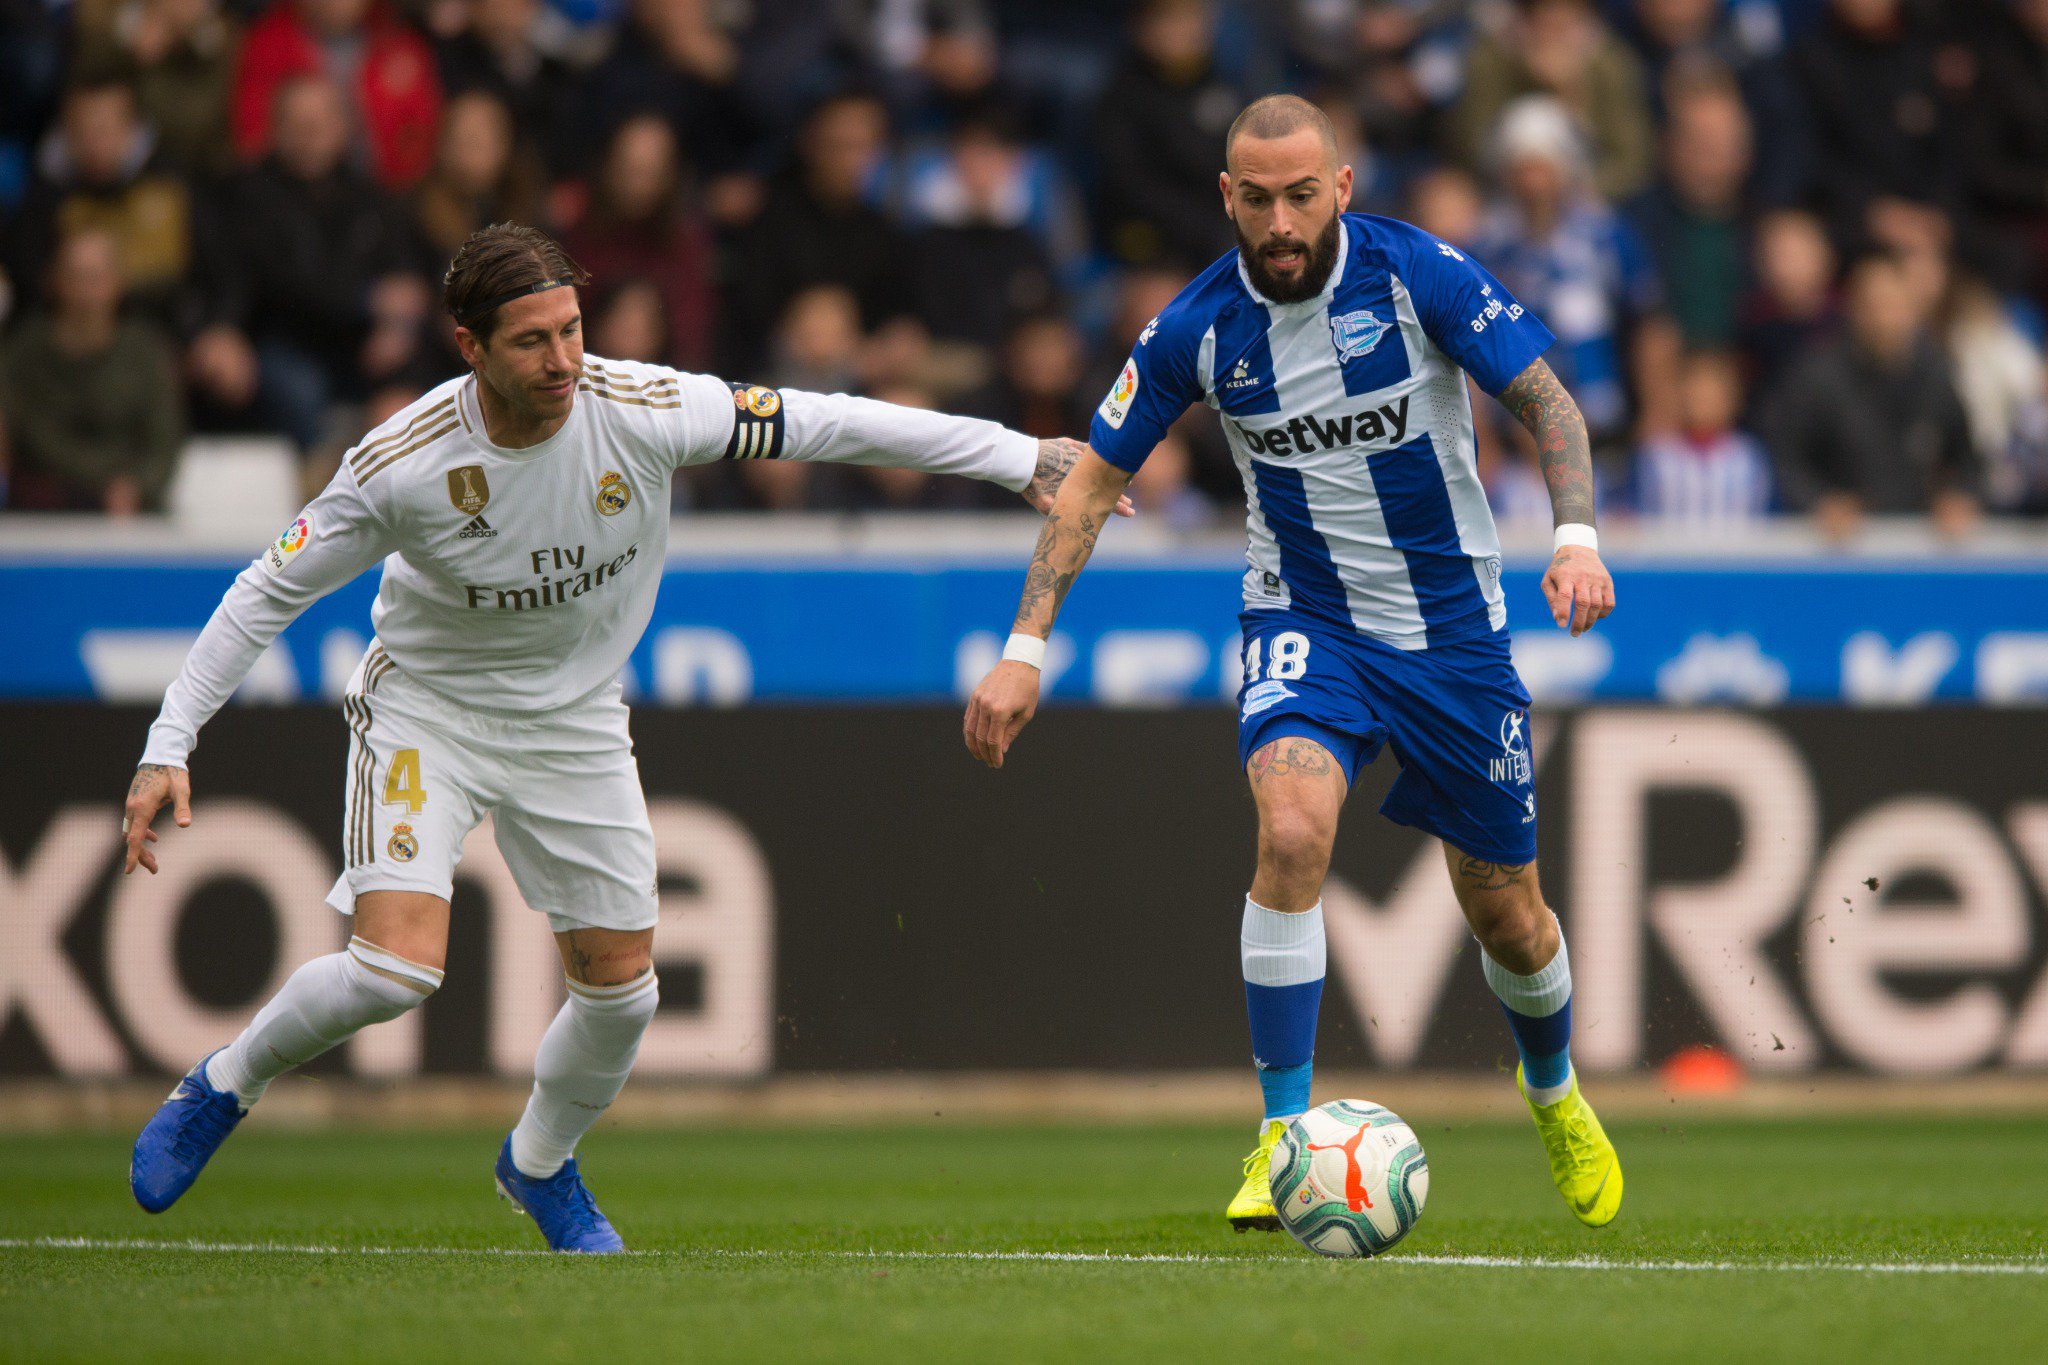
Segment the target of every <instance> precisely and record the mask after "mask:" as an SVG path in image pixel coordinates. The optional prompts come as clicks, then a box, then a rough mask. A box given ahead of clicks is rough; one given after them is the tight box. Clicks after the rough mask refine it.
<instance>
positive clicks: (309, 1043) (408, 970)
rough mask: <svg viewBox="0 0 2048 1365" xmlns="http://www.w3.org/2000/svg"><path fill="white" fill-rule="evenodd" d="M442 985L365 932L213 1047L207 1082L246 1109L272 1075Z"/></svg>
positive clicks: (296, 976)
mask: <svg viewBox="0 0 2048 1365" xmlns="http://www.w3.org/2000/svg"><path fill="white" fill-rule="evenodd" d="M440 986H441V973H440V972H439V971H437V970H435V969H434V968H432V967H423V966H421V965H420V964H419V963H417V962H409V961H407V960H406V959H405V958H402V957H400V956H398V954H396V953H389V952H386V951H385V950H384V949H382V948H379V947H378V946H377V945H376V944H374V943H369V942H366V941H365V940H363V939H360V938H355V939H350V940H349V944H348V950H347V951H346V952H340V953H332V954H329V955H328V956H326V957H316V958H314V959H313V960H312V961H311V962H308V963H306V964H305V965H304V966H303V967H300V968H299V969H298V970H297V971H295V972H293V973H292V974H291V979H290V980H288V981H286V982H285V983H284V986H283V987H282V988H281V989H280V990H279V991H278V993H277V994H276V995H273V996H271V997H270V1002H269V1003H268V1004H266V1005H265V1006H264V1007H263V1008H262V1009H261V1010H260V1011H258V1012H257V1015H256V1018H255V1019H254V1020H252V1021H251V1022H250V1024H249V1027H248V1028H246V1029H244V1030H242V1036H241V1037H239V1038H237V1039H235V1041H234V1042H232V1043H229V1044H228V1045H227V1046H226V1047H224V1048H222V1049H221V1050H220V1051H219V1052H216V1053H214V1054H213V1057H212V1059H211V1060H209V1061H208V1062H207V1064H206V1082H207V1084H208V1085H211V1086H212V1087H213V1088H214V1089H216V1090H229V1091H233V1092H234V1093H235V1094H236V1095H237V1096H239V1097H240V1098H241V1101H242V1107H243V1108H245V1109H246V1108H248V1107H249V1106H250V1105H253V1104H255V1103H256V1101H258V1100H260V1099H262V1098H263V1091H264V1089H265V1087H267V1086H268V1085H269V1084H270V1083H271V1082H272V1081H273V1080H276V1079H277V1078H278V1077H279V1076H282V1075H283V1074H284V1073H285V1072H287V1071H289V1070H291V1069H292V1068H293V1067H295V1066H300V1065H303V1064H304V1063H306V1062H310V1061H312V1060H313V1059H314V1058H315V1057H318V1056H319V1055H320V1054H321V1053H323V1052H325V1051H327V1049H329V1048H331V1047H333V1046H334V1045H335V1044H336V1043H339V1042H341V1041H342V1040H343V1039H345V1038H347V1037H348V1036H349V1035H350V1034H352V1033H354V1032H355V1031H356V1030H357V1029H360V1028H362V1027H363V1026H364V1025H366V1024H381V1023H383V1022H384V1021H385V1020H387V1019H396V1018H397V1017H398V1016H399V1015H401V1014H404V1013H405V1012H406V1011H407V1010H409V1009H411V1008H412V1007H413V1006H415V1005H417V1004H419V1003H420V1002H421V1001H423V1000H425V999H426V998H427V997H428V996H430V995H432V994H433V993H434V992H435V991H436V990H439V989H440Z"/></svg>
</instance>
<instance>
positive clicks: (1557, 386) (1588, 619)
mask: <svg viewBox="0 0 2048 1365" xmlns="http://www.w3.org/2000/svg"><path fill="white" fill-rule="evenodd" d="M1500 401H1501V403H1502V405H1503V406H1505V407H1506V408H1507V410H1508V411H1509V412H1511V413H1513V414H1514V415H1515V420H1516V421H1518V422H1520V423H1521V424H1522V425H1523V426H1524V427H1526V428H1527V429H1528V431H1529V434H1530V435H1531V436H1533V437H1535V438H1536V461H1537V466H1538V467H1539V468H1540V469H1541V470H1542V471H1543V482H1544V485H1545V486H1546V487H1547V488H1549V489H1550V515H1551V520H1552V521H1553V522H1554V523H1555V524H1556V526H1557V527H1558V536H1557V541H1556V547H1555V550H1554V551H1553V553H1552V555H1551V558H1550V569H1549V571H1548V572H1547V573H1545V574H1544V575H1543V595H1544V597H1545V598H1547V599H1548V600H1549V602H1550V615H1551V619H1553V620H1555V621H1556V622H1557V624H1558V625H1559V626H1561V627H1563V628H1565V629H1567V630H1570V631H1571V633H1572V634H1574V635H1582V634H1584V633H1585V632H1586V631H1588V630H1590V629H1592V627H1593V623H1594V622H1596V621H1598V620H1600V618H1601V617H1603V616H1606V615H1607V614H1608V613H1609V612H1611V611H1613V610H1614V579H1613V577H1612V576H1611V575H1610V574H1609V573H1608V572H1607V566H1606V565H1605V564H1602V563H1601V562H1600V551H1599V549H1598V548H1597V546H1596V545H1595V544H1594V539H1595V538H1594V535H1593V448H1592V443H1591V441H1590V440H1589V439H1588V437H1587V435H1586V419H1585V418H1584V417H1582V416H1581V415H1580V414H1579V405H1578V404H1577V403H1574V402H1573V401H1572V396H1571V395H1570V394H1568V393H1566V392H1565V389H1564V385H1563V384H1561V383H1559V382H1558V378H1557V376H1556V375H1555V374H1553V373H1551V370H1550V366H1548V365H1547V364H1545V363H1544V362H1543V361H1541V360H1538V361H1536V362H1535V363H1533V364H1531V365H1530V366H1529V368H1528V369H1526V370H1523V371H1522V372H1521V373H1520V374H1518V375H1516V376H1515V378H1514V380H1513V381H1512V382H1510V383H1509V384H1508V386H1507V387H1506V388H1505V389H1503V390H1501V393H1500Z"/></svg>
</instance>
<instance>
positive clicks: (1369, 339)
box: [1330, 308, 1394, 360]
mask: <svg viewBox="0 0 2048 1365" xmlns="http://www.w3.org/2000/svg"><path fill="white" fill-rule="evenodd" d="M1393 326H1394V324H1393V323H1391V322H1381V321H1380V318H1379V314H1377V313H1375V312H1373V311H1372V310H1371V309H1370V308H1361V309H1359V310H1358V311H1357V312H1355V313H1338V314H1336V315H1334V316H1332V317H1331V318H1330V341H1331V342H1332V344H1334V345H1335V346H1336V348H1337V359H1339V360H1356V359H1357V358H1358V357H1359V356H1362V355H1367V354H1369V353H1370V352H1371V351H1372V349H1373V348H1374V347H1375V346H1377V345H1379V344H1380V338H1381V337H1383V336H1385V335H1386V334H1387V333H1388V332H1389V331H1390V330H1392V328H1393Z"/></svg>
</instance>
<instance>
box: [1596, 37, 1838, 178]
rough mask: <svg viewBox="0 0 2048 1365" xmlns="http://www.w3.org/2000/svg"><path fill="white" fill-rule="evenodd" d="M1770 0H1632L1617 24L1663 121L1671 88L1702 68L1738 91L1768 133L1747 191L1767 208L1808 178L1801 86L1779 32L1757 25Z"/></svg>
mask: <svg viewBox="0 0 2048 1365" xmlns="http://www.w3.org/2000/svg"><path fill="white" fill-rule="evenodd" d="M1774 6H1775V0H1760V3H1758V2H1757V0H1751V2H1750V3H1735V4H1730V3H1726V0H1629V5H1628V8H1629V10H1630V13H1629V15H1628V20H1627V22H1626V23H1625V24H1624V25H1623V27H1622V32H1623V33H1624V34H1626V35H1627V36H1628V37H1629V38H1630V39H1631V40H1632V41H1633V42H1634V44H1635V47H1636V51H1637V52H1639V53H1640V54H1641V55H1642V58H1643V62H1644V65H1645V66H1646V67H1647V69H1648V76H1649V92H1650V107H1651V109H1652V110H1653V111H1654V112H1655V114H1656V117H1657V119H1658V121H1659V123H1660V124H1661V123H1663V122H1665V121H1667V120H1668V119H1669V117H1670V110H1671V106H1672V103H1673V95H1674V93H1676V90H1675V87H1677V86H1681V85H1683V84H1685V83H1687V82H1688V81H1690V80H1692V79H1695V77H1694V76H1693V75H1692V74H1691V73H1694V72H1697V71H1698V70H1699V69H1701V68H1702V67H1710V68H1717V69H1719V70H1723V71H1726V72H1727V73H1729V75H1730V76H1731V77H1732V78H1733V79H1734V80H1735V82H1736V83H1737V86H1738V88H1739V90H1740V91H1741V96H1742V102H1743V103H1744V104H1745V105H1746V106H1748V109H1749V113H1750V118H1751V121H1752V122H1753V123H1754V124H1755V125H1756V126H1757V127H1759V128H1765V129H1768V130H1769V131H1770V136H1768V137H1766V138H1764V139H1762V140H1761V142H1760V143H1759V145H1758V146H1757V147H1756V148H1755V160H1756V167H1755V171H1754V174H1753V183H1752V186H1751V191H1752V193H1753V194H1754V196H1755V197H1756V199H1757V200H1758V201H1759V202H1761V203H1765V204H1786V203H1791V202H1792V201H1794V200H1795V199H1797V198H1798V196H1799V194H1800V192H1801V190H1802V189H1803V188H1804V185H1805V181H1806V175H1807V161H1808V156H1809V148H1808V147H1807V142H1806V136H1805V132H1806V129H1805V122H1804V119H1803V117H1802V116H1803V115H1804V113H1805V110H1804V108H1803V107H1802V105H1801V101H1800V95H1799V88H1798V86H1797V84H1796V83H1795V82H1794V81H1793V79H1792V73H1791V70H1790V69H1789V67H1788V66H1787V64H1786V62H1785V59H1784V57H1783V56H1782V55H1781V53H1780V52H1779V47H1780V44H1781V40H1782V37H1783V31H1782V28H1781V27H1779V26H1778V25H1777V24H1776V23H1775V22H1769V23H1765V24H1761V25H1760V24H1759V23H1758V22H1757V19H1758V18H1759V17H1761V16H1762V15H1763V14H1764V13H1765V12H1766V11H1769V12H1770V14H1771V16H1772V18H1773V20H1775V16H1776V11H1775V8H1774Z"/></svg>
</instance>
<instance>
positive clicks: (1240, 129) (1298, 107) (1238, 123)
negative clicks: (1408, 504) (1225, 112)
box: [1223, 95, 1337, 173]
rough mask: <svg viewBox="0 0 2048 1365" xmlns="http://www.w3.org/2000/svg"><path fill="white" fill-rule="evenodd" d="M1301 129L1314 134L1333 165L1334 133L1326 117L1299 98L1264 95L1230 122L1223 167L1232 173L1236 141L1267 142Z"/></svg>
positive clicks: (1235, 154)
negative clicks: (1245, 139)
mask: <svg viewBox="0 0 2048 1365" xmlns="http://www.w3.org/2000/svg"><path fill="white" fill-rule="evenodd" d="M1304 128H1309V129H1313V130H1314V132H1315V134H1316V137H1317V139H1318V140H1320V141H1321V142H1322V144H1323V150H1324V151H1325V152H1327V153H1328V154H1329V159H1330V162H1331V164H1332V165H1334V164H1336V161H1337V132H1336V130H1335V129H1334V128H1332V127H1331V126H1330V116H1329V115H1328V114H1325V113H1324V112H1323V111H1322V110H1320V109H1318V108H1316V106H1315V105H1313V104H1310V103H1309V102H1308V101H1307V100H1305V99H1303V98H1302V97H1301V96H1299V95H1267V96H1265V97H1264V98H1262V99H1255V100H1253V101H1252V102H1251V103H1250V104H1247V105H1246V106H1245V107H1244V112H1243V113H1241V114H1239V115H1238V116H1237V117H1236V118H1235V119H1233V120H1231V123H1230V131H1229V132H1228V133H1227V134H1225V135H1224V138H1223V164H1224V166H1225V167H1227V168H1228V169H1229V170H1230V171H1231V172H1232V173H1235V172H1236V170H1237V140H1238V139H1239V138H1241V137H1250V138H1257V139H1258V140H1259V141H1261V142H1270V141H1272V140H1273V139H1275V138H1282V137H1287V136H1288V135H1290V134H1292V133H1298V132H1300V131H1301V130H1302V129H1304Z"/></svg>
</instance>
